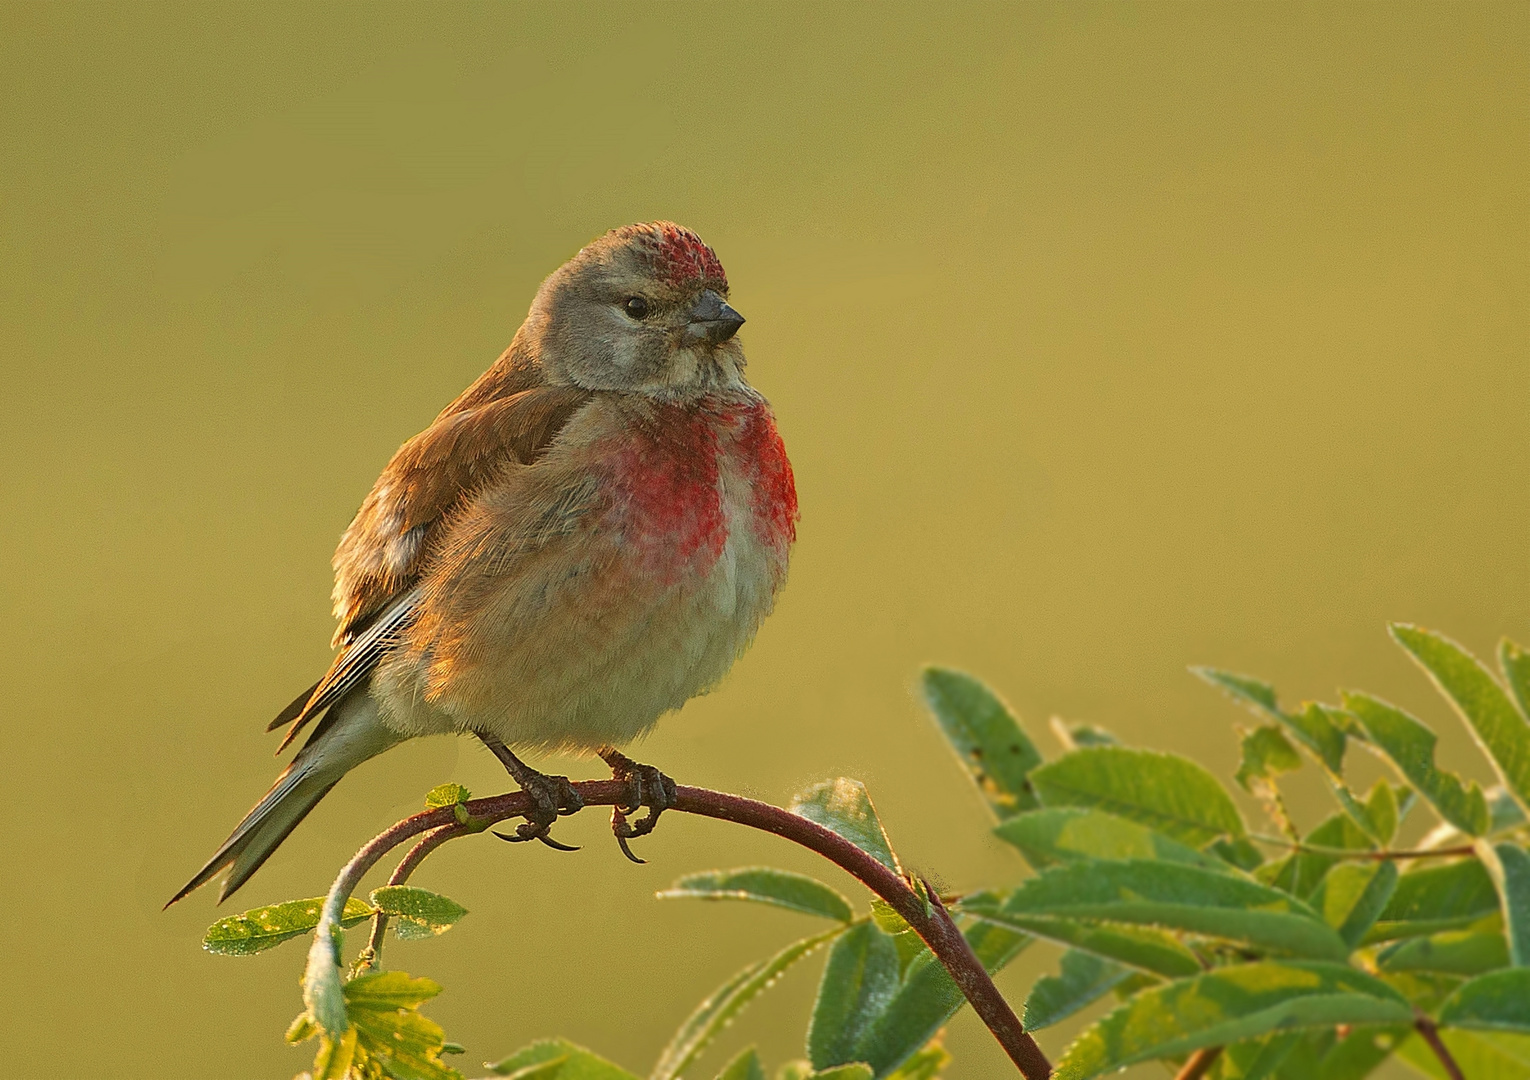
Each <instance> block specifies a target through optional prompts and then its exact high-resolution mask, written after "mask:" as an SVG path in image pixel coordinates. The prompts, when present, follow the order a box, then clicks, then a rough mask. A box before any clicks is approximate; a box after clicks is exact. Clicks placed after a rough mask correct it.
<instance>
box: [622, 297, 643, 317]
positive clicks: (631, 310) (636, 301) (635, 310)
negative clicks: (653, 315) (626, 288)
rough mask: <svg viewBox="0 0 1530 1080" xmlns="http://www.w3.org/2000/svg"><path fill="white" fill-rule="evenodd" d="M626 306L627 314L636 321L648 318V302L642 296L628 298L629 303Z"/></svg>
mask: <svg viewBox="0 0 1530 1080" xmlns="http://www.w3.org/2000/svg"><path fill="white" fill-rule="evenodd" d="M624 306H625V307H626V309H627V314H628V315H631V316H632V317H633V318H634V319H646V318H647V317H648V301H647V300H644V299H643V298H642V297H641V296H631V297H628V298H627V303H626V304H625V305H624Z"/></svg>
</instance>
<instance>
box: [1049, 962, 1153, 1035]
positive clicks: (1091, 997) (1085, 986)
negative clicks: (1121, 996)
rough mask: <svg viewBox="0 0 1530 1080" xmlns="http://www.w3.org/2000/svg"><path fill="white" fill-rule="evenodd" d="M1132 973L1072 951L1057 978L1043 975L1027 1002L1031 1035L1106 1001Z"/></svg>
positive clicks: (1062, 963) (1127, 969)
mask: <svg viewBox="0 0 1530 1080" xmlns="http://www.w3.org/2000/svg"><path fill="white" fill-rule="evenodd" d="M1131 973H1132V969H1131V968H1126V967H1122V966H1121V965H1120V964H1116V963H1112V962H1111V961H1109V960H1104V959H1101V958H1100V957H1098V956H1095V955H1094V954H1093V953H1087V952H1082V951H1080V950H1078V949H1069V950H1068V951H1067V952H1065V953H1063V954H1062V961H1061V963H1060V964H1059V966H1058V972H1057V974H1056V975H1043V976H1042V977H1041V978H1039V979H1037V980H1036V982H1035V983H1034V984H1033V985H1032V986H1031V992H1030V995H1029V996H1028V997H1027V998H1026V999H1025V1015H1024V1018H1023V1019H1024V1023H1025V1029H1026V1030H1027V1031H1039V1030H1040V1029H1042V1028H1044V1027H1051V1026H1052V1025H1053V1024H1055V1023H1057V1022H1058V1021H1059V1020H1065V1019H1067V1018H1068V1017H1070V1016H1072V1015H1073V1014H1074V1013H1076V1012H1078V1011H1079V1010H1080V1009H1082V1008H1084V1007H1085V1006H1086V1005H1089V1004H1091V1003H1092V1002H1094V1001H1097V1000H1098V999H1100V998H1102V997H1104V996H1105V995H1106V994H1108V993H1110V991H1111V990H1112V989H1114V988H1115V987H1116V986H1117V985H1118V984H1120V983H1121V982H1122V981H1123V980H1124V979H1125V978H1126V977H1127V976H1128V975H1130V974H1131Z"/></svg>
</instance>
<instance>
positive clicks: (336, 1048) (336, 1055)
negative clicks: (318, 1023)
mask: <svg viewBox="0 0 1530 1080" xmlns="http://www.w3.org/2000/svg"><path fill="white" fill-rule="evenodd" d="M356 1036H357V1031H356V1029H355V1028H347V1029H346V1030H345V1034H343V1035H341V1036H340V1038H338V1039H331V1038H330V1037H329V1036H328V1035H321V1036H320V1037H319V1052H318V1053H317V1054H315V1055H314V1059H313V1072H312V1073H311V1074H310V1075H311V1076H312V1080H345V1078H346V1077H347V1076H349V1075H350V1073H351V1064H352V1063H353V1062H354V1061H355V1060H356Z"/></svg>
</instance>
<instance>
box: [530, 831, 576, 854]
mask: <svg viewBox="0 0 1530 1080" xmlns="http://www.w3.org/2000/svg"><path fill="white" fill-rule="evenodd" d="M537 839H538V840H540V841H542V843H544V844H546V845H547V846H548V847H550V848H552V849H553V850H554V851H578V850H579V846H578V845H577V844H560V843H559V842H558V841H556V840H554V839H553V838H552V837H550V836H548V835H547V834H546V833H537Z"/></svg>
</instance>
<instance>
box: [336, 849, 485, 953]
mask: <svg viewBox="0 0 1530 1080" xmlns="http://www.w3.org/2000/svg"><path fill="white" fill-rule="evenodd" d="M467 831H468V829H467V828H466V827H464V826H462V825H458V824H457V823H455V822H453V823H452V824H450V825H443V826H442V827H441V828H439V829H433V830H431V831H430V832H428V833H426V834H425V835H424V836H423V837H422V838H421V839H420V841H419V843H417V844H415V845H414V847H412V848H410V849H409V854H407V855H405V856H404V857H403V859H402V860H400V862H399V864H398V866H397V867H395V868H394V870H393V875H392V876H391V877H389V878H388V884H389V885H402V884H404V883H405V882H407V881H408V880H409V875H410V874H412V873H414V868H415V867H417V866H419V865H420V863H422V862H424V861H425V856H427V855H429V854H430V853H431V852H432V851H434V850H436V848H438V847H440V846H441V845H442V844H444V843H446V842H447V841H448V840H450V839H451V838H452V837H454V836H461V835H462V834H463V833H465V832H467ZM387 929H388V916H387V913H386V912H382V911H379V912H378V913H377V914H376V915H373V916H372V934H371V937H370V938H368V940H367V947H366V949H364V950H363V951H362V954H361V955H362V956H364V957H366V958H367V967H369V968H376V967H377V966H378V962H379V961H380V960H382V947H383V933H384V931H386V930H387Z"/></svg>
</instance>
